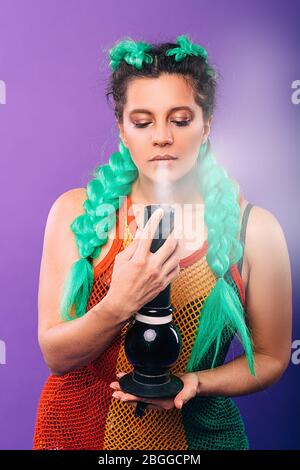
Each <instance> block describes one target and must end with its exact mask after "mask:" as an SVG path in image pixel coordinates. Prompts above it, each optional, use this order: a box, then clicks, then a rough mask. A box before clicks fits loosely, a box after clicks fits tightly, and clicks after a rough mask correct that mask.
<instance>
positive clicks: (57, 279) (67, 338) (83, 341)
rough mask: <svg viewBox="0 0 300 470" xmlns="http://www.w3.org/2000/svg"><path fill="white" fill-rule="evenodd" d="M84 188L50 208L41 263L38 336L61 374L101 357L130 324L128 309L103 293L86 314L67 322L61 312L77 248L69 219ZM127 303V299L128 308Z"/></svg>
mask: <svg viewBox="0 0 300 470" xmlns="http://www.w3.org/2000/svg"><path fill="white" fill-rule="evenodd" d="M85 199H86V194H85V190H84V188H78V189H72V190H70V191H67V192H66V193H64V194H62V195H61V196H60V197H59V198H58V199H57V200H56V201H55V202H54V204H53V206H52V207H51V209H50V212H49V215H48V219H47V223H46V229H45V236H44V245H43V253H42V261H41V268H40V280H39V292H38V312H39V326H38V338H39V344H40V348H41V351H42V353H43V356H44V360H45V362H46V364H47V365H48V367H49V368H50V370H51V372H52V374H54V375H62V374H65V373H67V372H69V371H71V370H72V369H76V368H78V367H83V366H84V365H86V364H88V363H89V362H91V361H92V360H94V359H96V358H97V357H98V356H99V355H100V354H101V353H102V352H103V351H104V350H105V349H106V348H107V346H108V345H109V343H110V342H111V341H112V339H113V338H114V337H115V336H116V335H117V334H118V333H119V331H120V330H121V329H122V327H123V325H124V324H125V321H126V320H125V321H124V318H126V317H128V315H127V312H126V315H124V313H125V312H119V311H118V312H117V311H116V310H115V309H114V308H113V304H112V303H111V302H112V299H110V297H108V295H107V296H106V297H104V299H102V301H101V302H99V303H98V304H96V305H95V306H94V307H93V308H92V309H90V310H89V311H88V312H87V313H86V314H85V315H83V316H82V317H80V318H76V319H74V320H70V321H67V322H63V321H62V320H61V318H60V315H59V304H60V299H61V295H62V287H63V282H64V279H65V276H66V275H67V273H68V271H69V269H70V267H71V265H72V263H73V262H74V261H76V260H77V259H78V250H77V246H76V242H75V237H74V234H73V233H72V231H71V229H70V224H71V222H72V221H73V220H74V218H75V217H77V216H78V215H80V214H81V213H83V212H84V209H83V206H82V204H83V201H84V200H85ZM125 308H126V305H124V309H125Z"/></svg>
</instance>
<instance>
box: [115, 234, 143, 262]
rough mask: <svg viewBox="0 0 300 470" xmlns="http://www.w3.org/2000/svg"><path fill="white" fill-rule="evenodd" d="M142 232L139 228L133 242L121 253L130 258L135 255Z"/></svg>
mask: <svg viewBox="0 0 300 470" xmlns="http://www.w3.org/2000/svg"><path fill="white" fill-rule="evenodd" d="M141 234H142V230H140V229H137V231H136V233H135V236H134V239H133V240H132V242H131V243H130V244H129V245H128V246H127V247H126V248H125V249H124V250H123V251H121V252H120V253H122V254H123V256H125V257H126V259H128V260H130V259H131V257H132V256H133V255H134V253H135V251H136V249H137V247H138V245H139V242H140V238H141Z"/></svg>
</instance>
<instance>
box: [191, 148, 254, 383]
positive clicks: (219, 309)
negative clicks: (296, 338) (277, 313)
mask: <svg viewBox="0 0 300 470" xmlns="http://www.w3.org/2000/svg"><path fill="white" fill-rule="evenodd" d="M198 165H199V166H198V170H199V176H200V180H201V181H200V185H201V188H202V195H203V198H204V201H205V208H204V220H205V223H206V226H207V228H208V247H209V248H208V252H207V255H206V260H207V263H208V265H209V266H210V268H211V269H212V271H213V272H214V273H215V275H216V276H217V277H218V278H219V279H218V280H217V282H216V284H215V286H214V287H213V289H212V291H211V292H210V294H209V295H208V297H207V298H206V299H205V301H204V303H203V305H202V308H201V314H199V323H198V328H197V333H196V339H195V342H194V345H193V349H192V352H191V355H190V358H189V361H188V365H187V370H188V371H189V372H192V371H195V370H198V368H199V364H200V362H201V360H202V359H203V358H204V356H205V354H206V353H207V352H208V350H209V348H210V347H211V346H212V344H214V343H215V354H214V359H213V362H212V365H211V368H213V367H214V365H215V361H216V358H217V356H218V352H219V349H220V343H221V335H222V333H223V330H224V328H228V329H229V331H231V332H232V333H233V334H235V333H237V336H238V339H239V340H240V342H241V343H242V344H243V347H244V350H245V353H246V357H247V361H248V365H249V369H250V372H251V374H252V375H253V376H255V370H254V357H253V349H252V342H251V335H250V332H249V330H248V327H247V325H246V323H245V320H244V310H243V306H242V304H241V302H240V300H239V297H238V295H237V294H236V292H235V291H234V289H233V288H232V287H231V286H230V285H229V284H228V283H227V282H226V280H225V279H224V275H225V273H226V272H227V271H228V269H229V268H230V266H231V265H232V264H235V263H236V262H237V261H238V260H239V259H240V257H241V256H242V253H243V247H242V245H241V243H240V241H239V240H238V239H237V235H238V233H239V213H240V212H239V205H238V185H235V183H234V182H233V181H230V179H229V177H228V175H227V173H226V171H225V169H224V168H222V167H220V166H219V165H216V161H215V158H214V156H213V154H212V152H211V150H210V148H209V150H208V152H207V153H206V155H205V157H204V158H202V157H201V156H200V157H199V158H198Z"/></svg>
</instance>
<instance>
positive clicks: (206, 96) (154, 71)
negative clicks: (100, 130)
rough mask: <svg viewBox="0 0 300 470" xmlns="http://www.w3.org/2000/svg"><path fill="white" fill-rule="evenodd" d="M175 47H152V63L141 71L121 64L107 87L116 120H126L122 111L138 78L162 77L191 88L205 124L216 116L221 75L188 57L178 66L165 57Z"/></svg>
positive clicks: (212, 68) (190, 56) (199, 61)
mask: <svg viewBox="0 0 300 470" xmlns="http://www.w3.org/2000/svg"><path fill="white" fill-rule="evenodd" d="M173 47H176V44H174V43H172V42H167V43H160V44H156V45H151V55H152V57H153V58H154V60H153V62H152V63H145V64H143V67H142V68H141V69H140V70H139V69H137V68H135V67H133V66H132V65H131V64H128V63H127V62H126V61H124V60H122V61H121V62H120V64H119V66H118V67H117V68H116V70H114V71H113V73H112V74H111V76H110V80H109V84H108V86H107V87H106V93H105V94H106V98H107V101H108V102H109V97H110V96H112V98H113V101H114V110H115V117H116V119H117V120H118V121H119V122H122V120H123V109H124V106H125V104H126V90H127V87H128V84H129V83H130V82H131V81H132V80H134V79H135V78H149V77H150V78H158V77H159V76H160V75H161V74H163V73H169V74H177V75H180V76H181V77H183V78H184V79H185V80H186V81H187V83H188V84H189V85H190V86H191V88H192V90H193V94H194V99H195V102H196V103H197V104H198V105H199V106H200V107H201V108H202V111H203V118H204V120H205V121H207V120H208V119H209V117H210V116H211V115H212V114H213V111H214V108H215V95H216V84H217V78H218V73H217V71H216V69H215V68H214V67H213V66H212V65H211V64H209V63H207V61H206V60H205V59H204V58H203V57H202V56H193V55H188V56H186V57H185V59H184V60H182V61H180V62H175V61H174V60H173V59H172V58H171V59H170V57H169V56H167V55H166V52H167V50H169V49H171V48H173Z"/></svg>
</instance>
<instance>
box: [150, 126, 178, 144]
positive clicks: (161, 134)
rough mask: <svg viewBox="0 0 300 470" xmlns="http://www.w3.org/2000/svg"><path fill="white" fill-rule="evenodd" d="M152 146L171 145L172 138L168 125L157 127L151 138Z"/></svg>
mask: <svg viewBox="0 0 300 470" xmlns="http://www.w3.org/2000/svg"><path fill="white" fill-rule="evenodd" d="M152 141H153V144H154V145H159V146H165V145H167V144H172V143H173V136H172V133H171V130H170V129H169V126H168V125H165V124H162V125H160V126H159V125H157V126H156V128H155V130H154V132H153V136H152Z"/></svg>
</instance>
